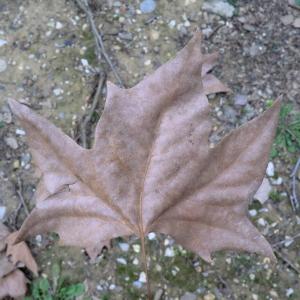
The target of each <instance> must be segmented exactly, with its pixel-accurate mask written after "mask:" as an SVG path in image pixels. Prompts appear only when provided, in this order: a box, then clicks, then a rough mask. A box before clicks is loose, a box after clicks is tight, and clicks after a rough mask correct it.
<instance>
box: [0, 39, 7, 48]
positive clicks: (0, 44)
mask: <svg viewBox="0 0 300 300" xmlns="http://www.w3.org/2000/svg"><path fill="white" fill-rule="evenodd" d="M6 44H7V41H5V40H2V39H0V47H2V46H4V45H6Z"/></svg>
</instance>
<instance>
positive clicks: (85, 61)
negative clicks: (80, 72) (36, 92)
mask: <svg viewBox="0 0 300 300" xmlns="http://www.w3.org/2000/svg"><path fill="white" fill-rule="evenodd" d="M80 62H81V64H82V65H83V66H84V67H88V66H89V62H88V60H87V59H84V58H82V59H81V60H80ZM53 92H54V91H53Z"/></svg>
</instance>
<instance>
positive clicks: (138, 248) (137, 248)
mask: <svg viewBox="0 0 300 300" xmlns="http://www.w3.org/2000/svg"><path fill="white" fill-rule="evenodd" d="M132 248H133V251H134V252H135V253H140V251H141V246H140V245H136V244H135V245H133V246H132Z"/></svg>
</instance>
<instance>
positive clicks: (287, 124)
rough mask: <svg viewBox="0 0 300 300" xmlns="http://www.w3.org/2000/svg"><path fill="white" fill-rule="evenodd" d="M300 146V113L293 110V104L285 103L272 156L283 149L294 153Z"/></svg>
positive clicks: (281, 111)
mask: <svg viewBox="0 0 300 300" xmlns="http://www.w3.org/2000/svg"><path fill="white" fill-rule="evenodd" d="M299 147H300V113H295V112H293V106H292V105H291V104H283V105H282V107H281V110H280V115H279V123H278V128H277V133H276V137H275V141H274V144H273V148H272V151H271V157H272V158H274V157H276V156H278V155H279V154H280V153H281V152H282V151H288V152H290V153H294V152H296V151H297V149H299Z"/></svg>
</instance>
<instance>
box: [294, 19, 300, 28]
mask: <svg viewBox="0 0 300 300" xmlns="http://www.w3.org/2000/svg"><path fill="white" fill-rule="evenodd" d="M293 26H294V27H295V28H300V18H297V19H295V21H294V23H293Z"/></svg>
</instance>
